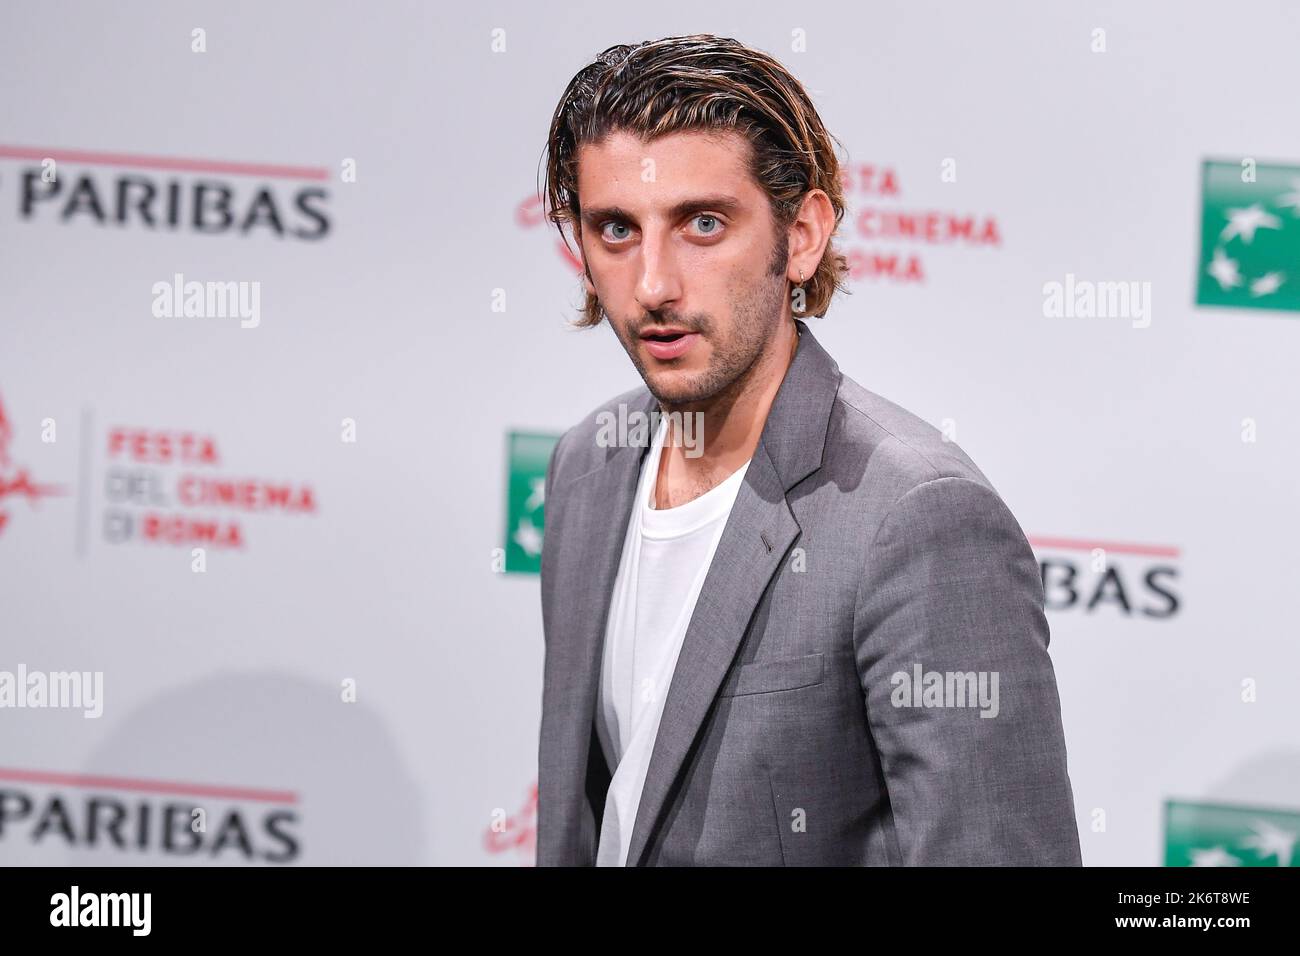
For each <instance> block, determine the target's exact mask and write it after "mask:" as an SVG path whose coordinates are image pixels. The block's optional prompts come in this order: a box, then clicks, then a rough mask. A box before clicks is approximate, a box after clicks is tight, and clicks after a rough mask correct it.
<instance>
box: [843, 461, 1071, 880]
mask: <svg viewBox="0 0 1300 956" xmlns="http://www.w3.org/2000/svg"><path fill="white" fill-rule="evenodd" d="M853 630H854V653H855V657H856V663H857V669H858V675H859V678H860V680H861V683H862V693H863V695H864V699H865V706H866V713H867V721H868V724H869V727H870V730H871V734H872V738H873V741H874V743H875V746H876V749H877V753H878V755H879V760H880V765H881V770H882V772H883V776H884V783H885V788H886V791H887V794H888V799H889V806H890V811H891V817H892V831H893V832H892V841H891V846H890V854H891V860H892V861H895V862H900V863H902V864H904V865H1019V866H1024V865H1075V866H1077V865H1079V864H1080V862H1081V860H1080V851H1079V834H1078V829H1077V825H1076V821H1075V812H1074V798H1073V794H1072V792H1071V787H1070V779H1069V776H1068V774H1067V772H1066V754H1065V735H1064V731H1063V728H1062V725H1061V704H1060V698H1059V696H1058V693H1057V687H1056V676H1055V674H1054V672H1053V669H1052V661H1051V658H1050V657H1049V656H1048V653H1047V645H1048V640H1049V633H1048V626H1047V619H1046V617H1045V616H1044V614H1043V586H1042V580H1041V578H1040V576H1039V570H1038V562H1037V559H1036V558H1035V556H1034V553H1033V551H1032V549H1031V548H1030V546H1029V542H1028V541H1027V540H1026V539H1025V536H1024V533H1023V532H1022V531H1021V529H1020V526H1019V525H1018V524H1017V523H1016V520H1015V518H1014V517H1013V516H1012V514H1011V512H1010V510H1009V509H1008V508H1007V506H1006V505H1005V503H1003V501H1002V499H1001V498H1000V497H999V496H998V494H997V493H996V492H995V491H993V490H992V489H991V488H989V487H988V486H986V485H984V484H981V483H979V482H977V481H974V480H972V479H969V478H963V477H941V478H935V479H932V480H929V481H925V482H922V483H921V484H918V485H916V486H914V487H913V488H912V489H910V490H909V491H908V492H906V493H905V494H904V495H903V496H902V497H901V498H900V499H898V501H896V502H895V503H894V505H893V506H892V507H891V509H890V511H889V513H888V514H887V515H886V516H885V518H884V519H883V520H882V522H881V524H880V525H879V527H878V528H877V531H876V533H875V539H874V542H873V544H872V546H871V548H870V549H869V551H868V554H867V567H866V569H865V571H864V574H863V577H862V581H861V584H860V589H859V592H858V599H857V604H856V607H855V614H854V627H853ZM935 675H938V677H936V676H935ZM948 675H956V676H955V677H949V676H948ZM972 675H973V676H972ZM938 682H942V683H941V685H938ZM981 682H982V683H981ZM905 685H906V686H905ZM918 686H920V687H921V688H922V693H921V694H916V693H915V690H916V689H917V687H918ZM927 686H928V687H929V688H930V689H929V692H926V690H925V688H926V687H927ZM936 686H938V687H939V689H938V691H936V690H935V688H936ZM963 687H964V688H965V689H966V690H967V691H969V690H970V689H971V688H972V687H978V688H982V689H983V691H984V693H983V694H980V693H978V692H977V693H974V694H966V695H965V706H959V704H961V702H962V700H963V695H962V694H961V689H962V688H963ZM972 697H973V698H975V701H974V703H972V701H971V698H972ZM917 698H919V699H917ZM936 703H939V704H941V706H935V704H936ZM886 832H887V834H888V827H887V830H886Z"/></svg>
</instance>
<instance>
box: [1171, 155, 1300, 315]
mask: <svg viewBox="0 0 1300 956" xmlns="http://www.w3.org/2000/svg"><path fill="white" fill-rule="evenodd" d="M1196 302H1197V304H1198V305H1215V306H1226V307H1229V308H1235V309H1280V310H1285V311H1291V312H1300V166H1279V165H1275V164H1274V165H1266V164H1264V163H1256V162H1255V161H1254V160H1252V159H1245V160H1241V161H1240V162H1213V161H1210V162H1206V163H1205V165H1204V167H1203V170H1202V177H1201V261H1200V268H1199V275H1198V280H1197V283H1196Z"/></svg>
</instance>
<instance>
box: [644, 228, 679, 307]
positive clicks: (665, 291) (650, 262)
mask: <svg viewBox="0 0 1300 956" xmlns="http://www.w3.org/2000/svg"><path fill="white" fill-rule="evenodd" d="M681 293H682V289H681V277H680V276H679V275H678V273H677V264H676V260H675V259H674V258H673V255H672V251H671V249H670V247H669V241H668V236H667V235H666V234H664V233H655V234H652V233H650V232H649V231H647V232H646V234H644V235H643V236H642V239H641V275H640V276H639V277H638V279H637V284H636V301H637V304H638V305H640V306H641V308H642V309H644V310H645V311H647V312H654V311H656V310H658V309H661V308H663V306H664V305H665V304H667V303H669V302H674V301H676V300H677V299H678V298H680V297H681Z"/></svg>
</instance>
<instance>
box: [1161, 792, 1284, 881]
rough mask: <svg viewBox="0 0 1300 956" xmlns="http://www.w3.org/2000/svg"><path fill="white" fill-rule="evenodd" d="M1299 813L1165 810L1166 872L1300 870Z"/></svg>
mask: <svg viewBox="0 0 1300 956" xmlns="http://www.w3.org/2000/svg"><path fill="white" fill-rule="evenodd" d="M1297 839H1300V811H1295V810H1280V809H1277V808H1264V807H1250V806H1239V805H1233V804H1224V803H1184V802H1181V801H1178V800H1170V801H1168V802H1167V803H1166V804H1165V866H1300V853H1297V852H1296V840H1297Z"/></svg>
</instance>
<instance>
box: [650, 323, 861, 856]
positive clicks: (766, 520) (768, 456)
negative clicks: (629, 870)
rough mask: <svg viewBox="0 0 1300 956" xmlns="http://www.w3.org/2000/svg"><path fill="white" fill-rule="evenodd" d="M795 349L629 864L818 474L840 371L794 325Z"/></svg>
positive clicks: (698, 621)
mask: <svg viewBox="0 0 1300 956" xmlns="http://www.w3.org/2000/svg"><path fill="white" fill-rule="evenodd" d="M796 325H797V326H798V328H799V331H800V335H801V338H800V342H799V347H798V349H797V351H796V353H795V358H794V361H793V362H792V363H791V365H790V368H789V369H788V370H787V372H786V376H785V379H784V380H783V381H782V383H781V388H780V390H779V391H778V392H777V397H776V399H775V400H774V401H773V403H772V408H771V410H770V411H769V413H768V418H767V422H766V424H765V425H764V428H763V433H762V435H761V436H760V438H759V442H758V446H757V447H756V448H755V450H754V457H753V458H752V459H751V461H750V465H749V469H748V470H747V471H746V472H745V480H744V482H743V483H742V484H741V487H740V491H739V492H738V493H737V495H736V502H735V504H734V505H733V506H732V509H731V514H730V516H729V517H728V519H727V524H726V526H725V528H724V529H723V532H722V537H721V539H719V541H718V548H717V551H716V552H715V553H714V556H713V562H712V563H711V564H710V566H709V570H708V573H707V575H706V576H705V578H704V585H703V587H702V588H701V590H700V596H699V599H698V600H697V602H696V604H695V610H694V613H693V614H692V616H691V622H690V625H689V626H688V627H687V630H686V636H685V638H684V640H683V643H682V649H681V653H680V654H679V655H678V658H677V667H676V669H675V670H674V672H673V679H672V682H671V684H670V686H669V689H668V698H667V700H665V701H664V710H663V717H662V719H661V721H660V724H659V733H658V736H657V737H656V739H655V745H654V750H653V752H652V754H651V758H650V766H649V769H648V770H647V772H646V780H645V785H644V787H643V789H642V791H641V802H640V804H639V806H638V808H637V815H636V823H635V824H634V826H633V829H632V843H631V846H630V848H629V850H628V858H627V863H628V865H629V866H636V865H638V864H639V863H640V862H641V858H642V857H643V856H644V854H645V851H646V849H647V847H648V845H649V841H650V836H651V834H652V832H653V831H654V828H655V826H656V823H657V821H658V818H659V816H660V815H661V813H662V812H663V810H664V804H665V801H666V800H667V797H668V794H669V792H670V791H671V789H672V786H673V783H674V782H675V781H676V779H677V775H678V774H679V773H680V772H681V769H682V764H683V762H684V761H685V758H686V754H687V752H688V751H689V750H690V747H691V744H692V743H693V742H694V740H695V736H696V734H697V733H698V732H699V729H700V725H701V724H702V723H703V721H704V718H705V715H706V714H707V713H708V710H709V708H710V707H711V706H712V704H713V700H714V696H715V695H716V694H717V691H718V687H719V686H720V685H721V683H722V680H723V678H724V677H725V676H726V673H727V671H728V669H729V668H730V667H731V663H732V660H733V659H734V658H735V656H736V651H737V649H738V648H739V647H740V642H741V640H742V639H743V637H744V635H745V631H746V630H747V629H748V626H749V620H750V618H751V617H752V616H753V613H754V609H755V608H756V607H757V605H758V602H759V599H760V598H761V597H762V596H763V591H764V590H765V589H766V588H767V585H768V582H769V581H770V580H771V578H772V576H773V575H774V574H775V573H776V571H777V569H778V568H779V567H780V564H781V562H782V561H783V560H785V556H786V551H787V550H788V549H789V547H790V545H791V544H792V543H793V542H794V540H795V538H796V537H798V534H799V524H798V522H797V521H796V520H795V517H794V515H793V513H792V512H791V511H790V506H789V504H788V502H787V501H786V492H787V491H788V490H789V489H790V488H792V487H794V485H796V484H798V483H799V482H800V481H802V480H803V479H804V478H806V477H807V476H808V475H809V474H811V473H812V472H814V471H816V470H817V468H819V467H820V466H821V458H822V451H823V448H824V446H825V441H826V431H827V427H828V424H829V421H830V414H831V408H832V405H833V403H834V398H835V394H836V392H837V391H838V389H839V381H840V374H839V368H838V366H837V365H836V364H835V362H834V360H832V359H831V357H830V356H829V355H828V354H827V353H826V351H825V350H824V349H822V348H821V346H820V345H819V344H818V343H817V341H816V340H815V339H814V338H813V336H812V333H811V332H810V331H809V330H808V327H807V325H805V324H804V323H803V322H802V321H798V320H796Z"/></svg>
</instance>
